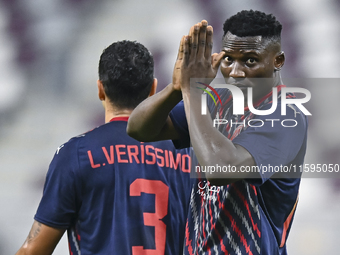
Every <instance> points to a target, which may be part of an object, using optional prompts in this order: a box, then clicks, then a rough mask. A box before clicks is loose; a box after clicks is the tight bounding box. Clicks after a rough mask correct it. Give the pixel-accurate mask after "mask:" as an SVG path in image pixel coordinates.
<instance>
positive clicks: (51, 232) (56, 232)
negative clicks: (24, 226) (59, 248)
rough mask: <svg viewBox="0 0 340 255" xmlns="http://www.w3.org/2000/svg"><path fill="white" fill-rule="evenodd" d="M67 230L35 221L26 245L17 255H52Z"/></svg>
mask: <svg viewBox="0 0 340 255" xmlns="http://www.w3.org/2000/svg"><path fill="white" fill-rule="evenodd" d="M64 232H65V229H58V228H53V227H49V226H47V225H44V224H42V223H40V222H38V221H34V223H33V225H32V228H31V231H30V232H29V234H28V237H27V239H26V241H25V242H24V244H23V245H22V246H21V248H20V249H19V251H18V252H17V253H16V254H15V255H50V254H52V253H53V251H54V248H55V247H56V245H57V244H58V242H59V240H60V238H61V237H62V236H63V234H64Z"/></svg>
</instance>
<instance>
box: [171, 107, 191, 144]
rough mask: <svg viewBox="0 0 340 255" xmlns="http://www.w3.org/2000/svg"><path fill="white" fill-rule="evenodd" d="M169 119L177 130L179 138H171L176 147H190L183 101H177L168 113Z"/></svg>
mask: <svg viewBox="0 0 340 255" xmlns="http://www.w3.org/2000/svg"><path fill="white" fill-rule="evenodd" d="M169 116H170V118H171V121H172V123H173V125H174V127H175V129H176V130H177V132H178V134H179V136H180V138H179V139H178V140H173V143H174V145H175V147H176V148H177V149H181V148H188V147H190V135H189V129H188V122H187V118H186V116H185V110H184V102H183V101H181V102H179V103H178V104H177V105H176V106H175V107H174V108H173V109H172V111H171V112H170V114H169Z"/></svg>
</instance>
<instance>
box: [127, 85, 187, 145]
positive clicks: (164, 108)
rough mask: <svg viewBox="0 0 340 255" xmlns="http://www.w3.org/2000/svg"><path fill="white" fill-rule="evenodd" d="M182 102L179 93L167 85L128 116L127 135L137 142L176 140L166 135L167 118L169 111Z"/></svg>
mask: <svg viewBox="0 0 340 255" xmlns="http://www.w3.org/2000/svg"><path fill="white" fill-rule="evenodd" d="M181 100H182V94H181V92H180V91H178V90H175V89H174V88H173V86H172V84H169V85H168V86H167V87H165V88H164V89H163V90H162V91H160V92H158V93H156V94H155V95H153V96H151V97H149V98H147V99H146V100H144V101H143V102H142V103H140V104H139V105H138V106H137V107H136V108H135V109H134V110H133V112H132V114H131V115H130V118H129V121H128V126H127V133H128V134H129V135H130V136H131V137H133V138H135V139H137V140H139V141H144V142H146V141H155V140H162V139H176V138H177V137H174V136H173V135H172V134H170V135H169V134H167V135H162V132H163V131H166V132H163V133H168V132H167V129H168V124H169V123H168V118H169V117H168V116H169V113H170V111H171V110H172V109H173V108H174V107H175V106H176V104H178V103H179V102H180V101H181Z"/></svg>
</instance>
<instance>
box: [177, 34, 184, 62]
mask: <svg viewBox="0 0 340 255" xmlns="http://www.w3.org/2000/svg"><path fill="white" fill-rule="evenodd" d="M184 39H185V36H182V38H181V42H180V44H179V48H178V54H177V60H182V59H183V55H184V51H183V48H184Z"/></svg>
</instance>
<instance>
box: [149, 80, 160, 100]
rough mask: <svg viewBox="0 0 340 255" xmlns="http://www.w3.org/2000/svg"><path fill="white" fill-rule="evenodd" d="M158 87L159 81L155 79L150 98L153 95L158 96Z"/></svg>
mask: <svg viewBox="0 0 340 255" xmlns="http://www.w3.org/2000/svg"><path fill="white" fill-rule="evenodd" d="M157 85H158V81H157V79H156V78H153V83H152V85H151V90H150V93H149V97H151V96H152V95H154V94H156V90H157Z"/></svg>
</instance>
